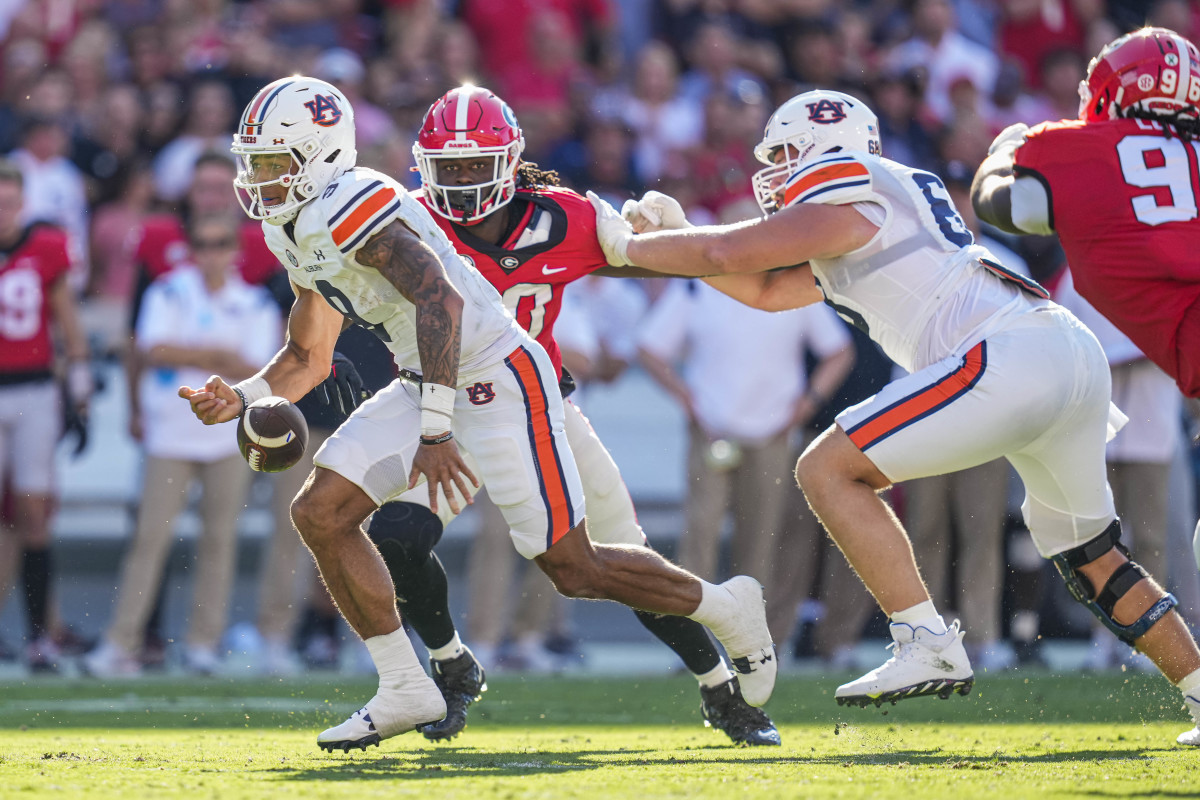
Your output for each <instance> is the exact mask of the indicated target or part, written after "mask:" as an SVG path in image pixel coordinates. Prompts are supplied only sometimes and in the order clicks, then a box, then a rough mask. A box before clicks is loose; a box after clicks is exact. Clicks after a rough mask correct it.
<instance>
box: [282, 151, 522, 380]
mask: <svg viewBox="0 0 1200 800" xmlns="http://www.w3.org/2000/svg"><path fill="white" fill-rule="evenodd" d="M395 220H400V221H401V222H403V223H404V224H405V225H407V226H408V227H409V228H410V229H411V230H412V231H413V232H414V233H416V234H417V236H419V237H420V238H421V240H422V241H423V242H424V243H425V244H427V245H429V247H430V248H432V249H433V251H434V253H436V254H437V256H438V258H440V259H441V261H442V264H444V265H445V267H446V273H447V275H449V278H450V282H451V283H452V284H454V287H455V288H456V289H458V291H459V293H460V294H461V295H462V297H463V311H462V353H461V356H460V358H459V370H458V381H459V386H465V385H469V384H470V383H472V382H473V381H472V380H471V376H472V374H473V373H475V372H478V371H480V370H481V369H484V368H486V367H489V366H491V365H493V364H495V363H497V362H499V361H502V360H503V359H504V358H505V357H506V356H507V355H508V354H509V353H511V352H512V351H513V350H515V349H516V348H517V347H519V346H520V345H522V344H525V345H527V346H528V345H530V344H532V343H533V340H532V339H530V338H529V336H528V335H527V334H526V333H525V331H524V330H522V329H521V327H520V326H519V325H517V322H516V320H515V319H514V318H513V316H512V315H511V314H510V313H509V312H508V311H506V310H505V308H504V305H503V303H502V302H501V300H500V295H499V294H498V293H497V292H496V290H495V289H494V288H493V287H492V285H491V284H490V283H488V282H487V280H486V279H485V278H484V277H483V276H482V275H480V274H479V272H478V271H476V270H475V268H474V267H472V266H470V265H469V264H467V263H466V262H465V261H464V260H463V259H462V258H460V257H459V255H458V254H457V253H456V252H455V251H454V248H453V247H451V245H450V241H449V240H448V239H447V238H446V235H445V234H443V233H442V231H441V229H440V228H438V226H437V224H436V223H435V222H434V221H433V218H432V217H431V216H430V215H429V212H428V211H426V210H425V208H424V207H423V206H422V205H421V204H420V203H418V202H417V201H416V200H415V199H414V198H413V197H412V196H411V195H410V194H409V193H408V192H407V191H406V190H405V189H404V187H403V186H401V185H400V184H399V183H398V182H396V181H395V180H393V179H392V178H390V177H388V176H387V175H384V174H383V173H380V172H376V171H375V170H371V169H366V168H364V167H356V168H354V169H351V170H349V171H348V172H346V173H345V174H343V175H342V176H341V177H339V178H338V179H337V180H336V181H334V182H333V183H331V184H330V185H329V186H328V187H327V188H326V189H325V191H324V193H322V195H321V196H320V197H318V198H316V199H314V200H313V201H312V202H310V203H307V204H306V205H305V206H304V207H302V208H301V209H300V213H299V214H298V215H297V216H296V220H295V223H294V224H287V225H270V224H267V223H265V222H264V223H263V230H264V231H265V232H266V237H267V244H268V245H269V246H270V248H271V250H272V251H274V253H275V255H276V256H277V257H278V258H279V260H280V261H281V262H282V263H283V264H284V266H286V267H287V271H288V276H289V277H290V278H291V279H292V281H293V282H294V283H295V284H296V285H297V286H301V287H303V288H305V289H311V290H312V291H315V292H317V293H319V294H320V295H321V296H322V297H324V298H325V300H326V301H327V302H328V303H329V305H331V306H333V307H334V308H335V309H337V310H338V311H340V312H341V313H342V314H343V315H344V316H345V317H347V318H348V319H350V320H352V321H354V322H356V323H358V324H360V325H362V326H363V327H365V328H367V329H368V330H370V331H371V332H372V333H374V334H375V335H376V336H378V337H379V338H380V339H382V340H383V342H384V343H385V344H386V345H387V347H388V349H389V350H391V351H392V354H393V355H394V356H395V359H396V364H397V365H398V366H400V367H402V368H406V369H410V370H413V371H415V372H417V373H420V372H421V360H420V357H419V355H418V353H417V336H416V317H417V310H416V306H414V305H413V304H412V303H410V302H409V301H408V300H407V299H406V298H405V297H404V295H402V294H401V293H400V292H399V291H397V289H396V287H394V286H393V285H392V284H391V282H390V281H389V280H388V279H387V278H385V277H384V276H383V275H381V274H380V273H379V271H378V270H376V269H374V268H372V267H365V266H362V265H361V264H359V263H358V261H357V260H356V259H355V258H354V254H355V252H356V251H357V250H358V249H359V248H360V247H362V246H363V245H364V244H365V243H366V242H367V240H368V239H370V238H371V236H373V235H375V234H376V233H378V232H380V231H382V230H383V229H384V228H385V227H387V226H388V225H389V224H391V223H392V222H394V221H395Z"/></svg>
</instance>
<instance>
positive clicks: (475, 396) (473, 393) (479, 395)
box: [467, 381, 496, 406]
mask: <svg viewBox="0 0 1200 800" xmlns="http://www.w3.org/2000/svg"><path fill="white" fill-rule="evenodd" d="M467 399H469V400H470V401H471V403H472V404H473V405H477V406H484V405H487V404H488V403H490V402H492V401H493V400H495V399H496V391H495V390H494V389H493V388H492V384H491V381H489V382H487V383H484V382H482V381H478V382H476V384H475V385H474V386H468V387H467Z"/></svg>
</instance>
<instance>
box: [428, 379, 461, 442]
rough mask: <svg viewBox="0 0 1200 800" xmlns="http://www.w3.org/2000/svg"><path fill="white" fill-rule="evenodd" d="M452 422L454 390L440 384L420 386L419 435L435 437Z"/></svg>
mask: <svg viewBox="0 0 1200 800" xmlns="http://www.w3.org/2000/svg"><path fill="white" fill-rule="evenodd" d="M453 421H454V389H452V388H451V387H449V386H443V385H442V384H440V383H429V382H428V381H426V382H424V383H422V384H421V435H422V436H437V435H438V434H439V433H445V432H446V431H448V430H450V424H451V423H452V422H453Z"/></svg>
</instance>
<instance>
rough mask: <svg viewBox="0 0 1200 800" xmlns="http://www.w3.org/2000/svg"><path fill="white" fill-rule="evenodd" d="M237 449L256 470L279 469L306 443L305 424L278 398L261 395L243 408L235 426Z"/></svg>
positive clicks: (297, 457)
mask: <svg viewBox="0 0 1200 800" xmlns="http://www.w3.org/2000/svg"><path fill="white" fill-rule="evenodd" d="M237 440H238V449H240V450H241V451H242V457H243V458H245V459H246V463H247V464H249V465H250V469H252V470H254V471H256V472H283V471H284V470H285V469H287V468H288V467H291V466H294V465H295V463H296V462H297V461H299V460H300V458H301V457H302V456H303V455H304V448H305V447H307V446H308V423H307V422H305V421H304V415H303V414H301V413H300V409H298V408H296V407H295V406H294V405H292V404H291V403H289V402H288V401H287V400H285V399H283V398H282V397H264V398H263V399H261V400H256V401H254V402H253V403H251V404H250V407H249V408H247V409H246V413H245V414H243V415H242V418H241V420H239V421H238V426H237Z"/></svg>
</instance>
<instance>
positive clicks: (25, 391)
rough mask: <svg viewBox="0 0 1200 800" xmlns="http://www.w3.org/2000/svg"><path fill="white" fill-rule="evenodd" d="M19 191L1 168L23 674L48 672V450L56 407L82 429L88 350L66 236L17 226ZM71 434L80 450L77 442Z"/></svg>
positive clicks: (51, 473) (52, 667)
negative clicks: (57, 343) (58, 342)
mask: <svg viewBox="0 0 1200 800" xmlns="http://www.w3.org/2000/svg"><path fill="white" fill-rule="evenodd" d="M22 184H23V178H22V175H21V171H20V170H19V169H18V168H17V166H16V165H15V164H13V163H11V162H8V161H0V254H2V255H3V259H0V493H2V492H3V487H6V486H8V487H11V499H12V503H13V515H12V521H13V527H12V528H11V529H8V528H6V527H3V526H0V536H2V537H4V538H5V539H6V540H9V544H8V545H6V546H5V547H4V551H5V552H6V553H7V554H8V555H9V556H10V557H12V562H14V563H15V561H16V558H15V556H16V555H17V553H20V556H21V582H22V584H23V585H24V588H25V613H26V619H27V623H28V640H27V641H28V647H27V658H28V664H29V667H30V669H31V670H33V671H34V672H44V671H50V672H52V671H56V670H57V652H56V648H55V646H54V644H53V642H52V641H51V638H50V630H49V610H48V605H49V595H50V583H51V579H52V577H53V572H54V570H53V565H52V558H51V546H50V544H51V542H50V533H51V531H50V520H51V515H52V513H53V508H54V503H55V495H56V493H57V484H56V480H55V465H54V461H55V449H56V446H57V444H58V440H59V436H60V434H61V432H62V424H63V412H64V409H63V405H64V404H66V405H67V406H68V409H67V410H68V411H69V412H70V414H71V417H70V418H71V419H73V420H75V421H76V423H77V424H83V423H82V421H83V420H85V419H86V414H87V403H88V399H89V397H90V395H91V391H92V382H91V371H90V368H89V367H88V365H87V358H88V351H87V342H86V341H85V339H84V335H83V329H82V327H81V326H80V324H79V319H78V311H77V309H76V306H75V300H74V293H73V292H72V291H71V289H70V288H69V286H68V284H67V277H68V272H69V270H70V266H71V264H70V259H69V256H68V253H67V239H66V236H65V235H64V234H63V232H62V231H60V230H57V229H55V228H52V227H50V226H46V225H40V224H35V225H29V224H27V223H25V222H24V220H23V215H22V213H21V208H22V200H23V198H22ZM52 332H53V333H56V334H58V335H59V336H61V339H62V342H63V350H64V352H63V354H62V355H63V359H62V360H63V361H65V362H66V364H67V366H66V369H65V370H63V371H62V372H64V373H65V377H66V382H65V384H64V388H65V394H64V395H63V396H61V397H60V394H59V392H60V389H59V386H58V383H57V382H56V380H55V374H56V369H57V367H58V365H59V361H60V359H59V358H58V357H57V356H56V354H55V350H54V345H53V341H52V338H51V334H52ZM76 434H77V435H79V436H80V439H79V445H80V446H82V445H83V444H84V443H85V442H86V439H85V438H84V437H85V434H84V433H83V432H82V431H81V430H76ZM10 537H11V538H10ZM14 542H15V543H16V546H13V543H14ZM0 583H3V589H5V591H4V592H3V593H0V605H2V604H3V602H4V599H5V597H4V595H7V593H8V592H7V591H6V590H7V588H8V587H7V582H0Z"/></svg>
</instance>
